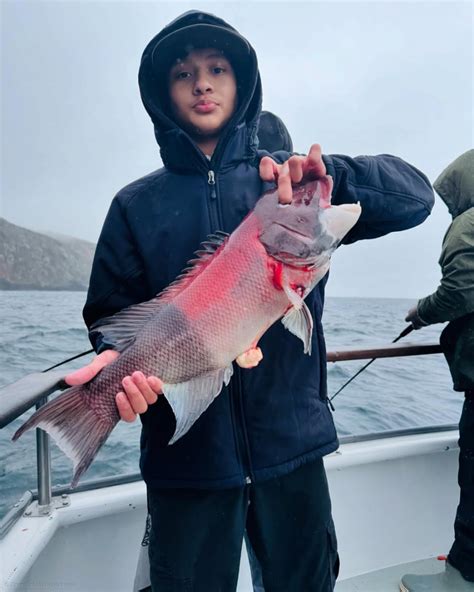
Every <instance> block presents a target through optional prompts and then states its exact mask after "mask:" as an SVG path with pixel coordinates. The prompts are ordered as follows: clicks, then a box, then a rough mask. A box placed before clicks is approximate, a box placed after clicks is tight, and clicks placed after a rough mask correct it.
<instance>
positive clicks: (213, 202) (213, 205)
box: [207, 169, 222, 230]
mask: <svg viewBox="0 0 474 592" xmlns="http://www.w3.org/2000/svg"><path fill="white" fill-rule="evenodd" d="M207 184H208V185H209V188H210V198H211V199H210V203H209V214H210V219H211V220H210V221H211V228H212V229H213V230H218V229H219V227H220V220H219V212H218V207H217V201H218V200H217V185H216V174H215V172H214V171H213V170H212V169H210V170H208V171H207ZM221 230H222V229H221Z"/></svg>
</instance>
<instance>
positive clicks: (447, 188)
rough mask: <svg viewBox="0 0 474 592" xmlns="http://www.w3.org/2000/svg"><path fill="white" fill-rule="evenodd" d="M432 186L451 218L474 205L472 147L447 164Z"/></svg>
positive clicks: (473, 151) (473, 158)
mask: <svg viewBox="0 0 474 592" xmlns="http://www.w3.org/2000/svg"><path fill="white" fill-rule="evenodd" d="M433 187H434V189H435V191H436V193H437V194H438V195H439V196H440V197H441V199H442V200H443V201H444V203H445V204H446V205H447V206H448V210H449V213H450V214H451V215H452V217H453V218H456V216H459V214H462V213H463V212H465V211H466V210H468V209H469V208H472V207H474V149H471V150H468V151H467V152H464V154H461V156H459V157H458V158H456V160H454V161H453V162H452V163H451V164H450V165H448V167H447V168H446V169H444V171H443V172H442V173H441V174H440V175H439V177H438V178H437V179H436V181H435V182H434V184H433Z"/></svg>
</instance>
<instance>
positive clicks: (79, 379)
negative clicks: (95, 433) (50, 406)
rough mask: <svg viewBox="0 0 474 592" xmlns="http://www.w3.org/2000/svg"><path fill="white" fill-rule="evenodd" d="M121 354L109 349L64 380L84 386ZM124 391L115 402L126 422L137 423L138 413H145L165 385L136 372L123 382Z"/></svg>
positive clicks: (156, 379)
mask: <svg viewBox="0 0 474 592" xmlns="http://www.w3.org/2000/svg"><path fill="white" fill-rule="evenodd" d="M119 355H120V354H119V352H117V351H114V350H112V349H107V350H105V351H104V352H102V353H101V354H99V355H97V356H96V357H95V358H94V359H93V360H92V362H91V363H90V364H87V366H84V367H83V368H79V370H76V371H74V372H71V374H68V375H67V376H66V377H65V378H64V380H65V382H66V383H67V384H69V385H70V386H75V385H79V384H84V383H86V382H89V380H92V379H93V378H94V376H96V374H98V373H99V371H100V370H102V368H104V366H107V364H110V363H111V362H113V361H114V360H115V359H116V358H117V357H118V356H119ZM122 387H123V391H120V392H119V393H117V395H116V397H115V402H116V404H117V408H118V412H119V415H120V417H121V419H123V420H124V421H128V422H132V421H135V419H136V417H137V413H144V412H145V411H146V410H147V409H148V405H152V404H153V403H155V402H156V400H157V399H158V395H159V394H161V392H162V387H163V383H162V382H161V380H160V379H159V378H157V377H156V376H149V377H148V378H145V375H144V374H143V373H142V372H134V373H133V374H132V375H131V376H126V377H125V378H124V379H123V380H122Z"/></svg>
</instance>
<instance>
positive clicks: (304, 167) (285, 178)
mask: <svg viewBox="0 0 474 592" xmlns="http://www.w3.org/2000/svg"><path fill="white" fill-rule="evenodd" d="M259 172H260V177H261V179H262V180H263V181H269V182H271V181H276V182H277V184H278V200H279V202H280V203H282V204H288V203H291V200H292V199H293V190H292V184H293V183H300V182H301V181H311V180H315V179H319V178H320V177H324V176H325V175H326V166H325V164H324V161H323V158H322V153H321V146H320V145H319V144H313V145H312V146H311V148H310V150H309V154H308V156H297V155H295V156H290V158H289V159H288V160H287V161H286V162H284V163H283V164H277V163H276V162H275V161H274V160H273V159H272V158H270V157H269V156H264V157H263V158H262V160H261V161H260V168H259Z"/></svg>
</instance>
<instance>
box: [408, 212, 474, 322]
mask: <svg viewBox="0 0 474 592" xmlns="http://www.w3.org/2000/svg"><path fill="white" fill-rule="evenodd" d="M473 212H474V210H473ZM471 218H472V220H471V221H470V222H471V223H472V228H474V215H473V216H471ZM472 228H471V229H469V230H470V231H468V232H455V233H453V236H449V235H450V234H451V233H448V235H447V236H446V239H445V246H444V249H443V254H442V256H441V260H440V264H441V270H442V279H441V283H440V285H439V286H438V289H437V290H436V292H434V293H433V294H431V295H430V296H427V297H426V298H422V299H421V300H420V301H419V302H418V306H417V310H418V314H419V316H420V317H421V319H422V320H423V321H424V322H425V323H427V324H429V325H431V324H433V323H444V322H446V321H453V320H455V319H457V318H460V317H463V316H465V315H467V314H470V313H474V233H473V231H472Z"/></svg>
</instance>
